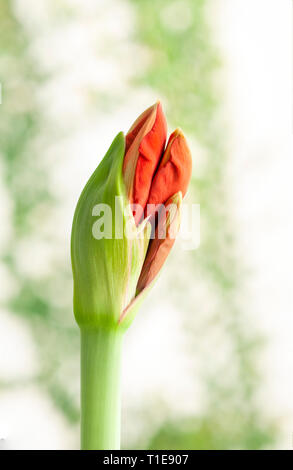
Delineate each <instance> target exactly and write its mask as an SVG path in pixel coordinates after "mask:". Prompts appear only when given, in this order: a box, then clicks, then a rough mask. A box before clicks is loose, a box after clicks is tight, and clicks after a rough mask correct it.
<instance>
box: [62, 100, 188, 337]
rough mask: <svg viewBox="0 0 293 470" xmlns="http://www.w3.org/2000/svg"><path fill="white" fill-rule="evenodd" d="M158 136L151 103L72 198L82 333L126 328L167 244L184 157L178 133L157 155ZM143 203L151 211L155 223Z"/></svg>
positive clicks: (157, 115)
mask: <svg viewBox="0 0 293 470" xmlns="http://www.w3.org/2000/svg"><path fill="white" fill-rule="evenodd" d="M166 133H167V125H166V119H165V116H164V114H163V110H162V106H161V104H160V103H156V104H155V105H153V106H151V107H150V108H148V109H147V110H146V111H144V113H142V115H141V116H140V117H139V118H138V119H137V120H136V121H135V123H134V124H133V126H132V127H131V128H130V130H129V132H128V133H127V135H126V138H124V135H123V134H122V133H119V134H118V135H117V136H116V137H115V139H114V141H113V143H112V145H111V146H110V148H109V150H108V152H107V153H106V155H105V157H104V159H103V160H102V162H101V163H100V165H99V166H98V167H97V169H96V170H95V172H94V173H93V175H92V176H91V178H90V179H89V181H88V183H87V184H86V186H85V188H84V190H83V192H82V194H81V196H80V198H79V201H78V204H77V207H76V210H75V214H74V220H73V226H72V236H71V258H72V269H73V280H74V314H75V318H76V321H77V323H78V324H79V326H80V327H82V328H100V327H104V328H120V329H125V328H127V327H128V326H129V325H130V323H131V321H132V319H133V317H134V315H135V313H136V311H137V308H138V306H139V305H140V303H141V301H142V299H143V298H144V295H145V294H146V292H148V290H149V288H150V287H151V286H152V285H153V282H154V280H155V279H156V278H157V275H158V273H159V272H160V270H161V267H162V266H163V264H164V262H165V260H166V258H167V256H168V254H169V252H170V249H171V247H172V246H173V244H174V241H175V237H176V234H177V232H178V229H179V223H180V206H181V202H182V194H183V196H184V194H185V192H186V190H187V186H188V182H189V179H190V175H191V155H190V152H189V149H188V146H187V144H186V140H185V138H184V136H183V134H182V132H181V131H180V130H176V131H174V132H173V134H172V135H171V136H170V139H169V142H168V145H167V148H166V150H165V152H164V147H165V143H166ZM148 204H151V205H152V204H153V205H155V206H156V207H158V208H159V211H158V215H157V217H155V215H154V213H153V212H151V213H150V214H148ZM134 206H136V207H135V208H134ZM97 216H98V217H99V218H98V219H96V217H97Z"/></svg>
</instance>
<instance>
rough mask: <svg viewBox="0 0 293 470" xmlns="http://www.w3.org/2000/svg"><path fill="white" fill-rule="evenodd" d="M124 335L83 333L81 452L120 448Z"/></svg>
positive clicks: (98, 331) (100, 332) (115, 332)
mask: <svg viewBox="0 0 293 470" xmlns="http://www.w3.org/2000/svg"><path fill="white" fill-rule="evenodd" d="M121 346H122V334H121V333H120V332H118V331H117V330H107V329H103V328H100V329H99V330H86V329H81V449H92V450H101V449H102V450H107V449H119V447H120V413H121V410H120V408H121V405H120V364H121Z"/></svg>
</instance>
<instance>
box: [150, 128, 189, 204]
mask: <svg viewBox="0 0 293 470" xmlns="http://www.w3.org/2000/svg"><path fill="white" fill-rule="evenodd" d="M191 171H192V159H191V154H190V150H189V148H188V145H187V142H186V139H185V137H184V135H183V133H182V132H181V130H180V129H176V130H175V131H174V132H173V133H172V134H171V136H170V138H169V141H168V145H167V147H166V150H165V153H164V155H163V158H162V160H161V162H160V165H159V168H158V170H157V172H156V174H155V176H154V179H153V182H152V185H151V189H150V193H149V197H148V201H147V203H148V204H164V203H165V202H166V200H167V199H168V198H170V197H171V196H172V194H175V193H177V192H178V191H181V192H182V195H183V196H185V193H186V191H187V187H188V184H189V181H190V177H191Z"/></svg>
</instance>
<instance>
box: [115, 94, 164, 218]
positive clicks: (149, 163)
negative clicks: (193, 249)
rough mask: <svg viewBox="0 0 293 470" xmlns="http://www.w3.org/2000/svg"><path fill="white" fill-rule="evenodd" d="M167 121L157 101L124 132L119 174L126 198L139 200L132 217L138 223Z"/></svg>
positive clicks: (133, 200)
mask: <svg viewBox="0 0 293 470" xmlns="http://www.w3.org/2000/svg"><path fill="white" fill-rule="evenodd" d="M166 135H167V123H166V119H165V116H164V113H163V110H162V105H161V103H156V104H155V105H154V106H152V107H151V108H149V109H148V110H147V111H145V112H144V113H143V114H142V115H141V116H140V117H139V118H138V120H137V121H136V122H135V123H134V125H133V126H132V127H131V129H130V131H129V133H128V134H127V136H126V146H127V152H126V154H125V158H124V164H123V174H124V179H125V184H126V187H127V191H128V197H129V201H130V203H132V204H139V205H140V206H141V208H139V209H138V210H137V211H136V214H135V221H136V223H137V224H138V223H139V221H140V219H141V216H142V214H143V210H144V207H145V205H146V203H147V199H148V196H149V191H150V187H151V182H152V178H153V175H154V172H155V170H156V168H157V165H158V162H159V160H160V158H161V155H162V152H163V150H164V147H165V143H166Z"/></svg>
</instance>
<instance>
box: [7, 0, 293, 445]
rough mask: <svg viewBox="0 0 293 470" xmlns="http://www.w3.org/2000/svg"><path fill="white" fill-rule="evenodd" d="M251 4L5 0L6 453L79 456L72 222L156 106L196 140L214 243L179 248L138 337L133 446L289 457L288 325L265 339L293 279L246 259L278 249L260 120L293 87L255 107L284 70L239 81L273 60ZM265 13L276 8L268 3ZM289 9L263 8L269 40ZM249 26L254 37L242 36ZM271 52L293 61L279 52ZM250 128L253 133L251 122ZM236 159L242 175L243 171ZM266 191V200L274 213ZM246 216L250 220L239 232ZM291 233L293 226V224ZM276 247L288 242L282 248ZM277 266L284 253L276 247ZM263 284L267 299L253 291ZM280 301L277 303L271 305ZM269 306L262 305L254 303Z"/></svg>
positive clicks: (126, 435) (208, 238) (130, 423)
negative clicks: (99, 168)
mask: <svg viewBox="0 0 293 470" xmlns="http://www.w3.org/2000/svg"><path fill="white" fill-rule="evenodd" d="M252 3H255V2H245V1H242V0H240V1H239V0H237V1H235V2H233V1H232V2H231V1H229V0H221V1H219V2H218V1H216V2H215V1H213V0H175V1H174V0H172V1H167V0H156V1H148V0H138V1H131V0H128V1H127V0H107V1H106V0H98V1H90V0H86V1H82V0H79V1H78V0H74V1H69V0H59V1H54V0H51V1H50V0H45V1H42V2H33V1H32V0H27V1H24V0H18V1H6V0H2V1H1V3H0V38H1V52H0V73H1V76H0V80H1V85H2V103H1V105H0V108H1V109H0V112H1V120H0V135H1V137H0V139H1V141H0V155H1V165H0V175H1V178H0V183H1V184H0V201H1V202H0V205H1V237H0V249H1V269H0V282H1V284H0V292H1V296H0V300H1V334H0V342H1V357H2V362H0V387H1V389H0V438H3V440H2V441H1V444H0V445H2V446H4V448H78V445H79V444H78V441H79V429H78V423H79V332H78V329H77V327H76V325H75V323H74V320H73V314H72V278H71V268H70V257H69V240H70V229H71V221H72V216H73V212H74V208H75V204H76V202H77V198H78V196H79V193H80V191H81V189H82V188H83V186H84V184H85V182H86V180H87V178H88V176H89V175H90V174H91V172H92V171H93V170H94V168H95V167H96V165H97V164H98V162H99V161H100V159H101V158H102V156H103V154H104V153H105V152H106V150H107V148H108V146H109V144H110V143H111V141H112V138H113V136H114V135H115V134H116V133H117V132H118V131H120V130H123V131H127V129H128V127H129V126H130V124H131V123H132V122H133V121H134V119H135V118H136V116H137V115H138V114H139V113H140V112H142V111H143V109H144V108H145V107H147V106H149V105H150V104H151V103H152V102H154V101H155V100H156V99H157V98H160V99H161V100H162V103H163V106H164V110H165V112H166V115H167V120H168V123H169V125H170V128H169V131H170V130H171V129H172V128H174V127H175V126H180V127H181V128H182V129H183V130H184V132H185V133H186V134H187V136H188V139H189V141H190V146H191V148H192V152H193V157H194V173H193V179H192V185H191V189H190V192H189V196H188V198H189V200H190V201H192V202H195V203H199V204H200V207H201V244H200V247H199V249H197V250H195V251H184V250H182V249H180V246H177V245H176V248H175V249H174V251H173V252H172V255H171V257H170V260H168V269H166V270H164V272H163V274H162V276H161V279H160V281H159V283H158V285H157V287H156V288H155V289H154V291H153V293H152V295H151V296H149V299H148V301H147V302H146V304H145V305H144V308H143V309H142V310H141V311H140V313H139V316H138V318H137V320H136V321H135V323H134V325H133V326H132V327H131V329H130V330H129V333H127V337H126V340H125V357H124V368H123V371H124V372H123V422H122V426H123V427H122V438H123V448H147V449H234V448H236V449H262V448H278V447H280V448H286V447H287V446H289V445H290V436H289V432H292V429H291V431H289V432H288V435H287V434H286V432H287V431H286V430H287V423H288V413H289V409H288V406H289V405H288V403H289V400H288V401H286V399H285V396H284V395H282V392H280V393H278V391H276V389H275V388H274V386H275V385H274V384H276V383H278V384H279V387H281V388H283V387H284V386H285V385H286V382H285V373H284V374H283V375H282V374H281V375H280V376H278V375H275V373H276V371H280V368H282V367H284V368H285V369H286V370H288V366H287V365H285V364H283V356H282V354H285V353H284V350H282V346H278V345H281V343H282V344H283V345H284V344H287V343H286V341H287V336H282V335H285V332H284V328H283V329H282V331H280V332H277V333H276V336H274V331H275V327H276V323H274V321H273V320H272V321H271V322H270V324H269V327H268V325H267V323H266V320H265V321H264V322H263V321H262V319H263V318H264V319H265V318H267V317H266V315H267V316H268V318H275V317H276V316H278V315H279V318H280V324H281V323H282V324H283V325H284V322H285V323H286V319H287V318H288V316H287V314H288V305H287V303H286V305H285V302H286V299H285V300H284V295H285V296H286V295H287V293H288V291H287V290H285V289H286V285H287V284H286V273H287V271H286V270H285V269H283V270H281V271H280V269H279V270H278V269H277V272H276V277H275V278H270V279H269V280H268V281H266V282H268V283H269V284H264V285H262V284H261V279H263V278H262V273H263V272H264V273H266V272H267V271H268V270H267V264H266V262H265V261H263V260H262V259H259V258H257V254H256V255H254V252H253V251H250V248H249V247H251V246H253V247H254V250H255V251H256V252H257V251H258V248H257V247H258V246H259V247H260V249H261V247H263V244H262V243H263V241H262V240H263V238H264V237H263V235H264V234H266V236H269V235H268V233H269V232H270V231H271V230H273V228H272V227H273V226H274V225H275V222H274V220H272V218H271V217H270V213H269V212H268V214H267V218H266V219H265V220H264V222H263V225H262V226H260V227H259V226H258V225H256V224H257V222H256V221H257V220H258V214H264V213H265V211H266V210H267V209H266V208H267V201H266V195H267V194H270V192H271V187H273V183H272V182H271V180H270V179H269V178H270V176H268V175H270V174H271V173H274V174H275V175H276V172H275V166H274V163H273V162H274V160H273V157H274V155H272V159H271V160H270V159H268V160H267V161H266V163H265V164H263V158H264V156H265V157H267V155H268V158H269V155H270V154H268V153H267V151H268V149H271V150H272V152H273V151H274V148H275V147H274V143H275V141H274V140H273V139H274V136H273V135H272V136H271V137H270V138H269V139H270V140H266V139H268V137H267V136H268V135H269V133H270V129H271V127H272V128H273V125H272V126H271V124H272V123H271V122H269V124H267V127H262V125H260V123H263V122H267V121H263V119H268V118H267V117H266V116H267V115H268V114H269V113H268V109H267V108H266V106H264V104H263V101H264V102H265V98H266V97H271V96H273V93H274V86H275V85H276V84H278V86H279V87H280V88H282V77H283V75H281V74H280V77H279V76H277V75H276V76H275V77H274V80H275V81H274V82H272V84H271V89H265V93H266V95H264V96H263V101H260V100H259V101H258V99H256V100H255V97H256V96H259V94H257V93H258V92H260V94H261V93H262V92H261V91H260V90H261V89H262V83H261V80H263V79H264V77H265V76H267V72H268V71H269V70H270V68H269V67H270V66H271V65H270V62H269V60H268V61H267V62H264V61H263V62H262V59H260V63H261V70H260V69H259V70H258V72H259V74H260V75H259V76H260V79H259V80H258V81H256V82H255V81H253V80H252V81H251V82H249V83H248V84H247V87H248V88H249V87H250V89H248V88H245V87H242V85H243V82H241V80H240V81H237V80H238V78H239V77H240V76H242V74H244V77H247V76H248V77H250V72H251V73H252V68H253V67H254V66H256V67H257V63H258V61H257V56H255V55H253V54H254V49H255V47H256V49H257V48H259V51H258V53H259V57H260V58H262V57H266V54H267V52H266V50H265V49H264V47H265V45H264V43H262V42H259V43H256V44H255V43H254V42H253V41H255V40H256V39H257V38H258V34H260V31H261V29H260V28H261V26H260V20H261V12H262V10H261V8H259V9H256V11H255V12H256V15H258V16H257V17H256V20H251V16H250V14H251V13H252V11H253V8H254V7H253V6H252ZM257 3H259V4H262V5H260V6H261V7H263V6H264V2H263V1H262V0H261V1H260V2H257ZM277 3H280V2H274V1H273V0H270V1H268V2H266V7H267V8H268V12H269V14H270V15H271V16H268V19H267V23H266V24H265V25H264V26H263V27H264V28H265V27H267V28H268V29H269V26H270V21H273V19H274V17H275V11H276V10H275V7H276V5H277ZM285 3H286V2H283V4H285ZM248 4H250V5H249V6H248ZM245 5H246V6H245ZM237 8H238V9H237ZM246 8H248V10H246ZM279 11H280V17H278V18H277V20H276V21H280V25H279V30H280V31H285V26H286V25H285V23H283V24H282V21H283V19H285V18H286V17H287V11H285V10H282V9H281V10H279ZM282 14H283V15H284V16H282ZM235 20H237V21H238V22H239V23H238V27H239V30H237V25H236V26H235V24H234V23H233V22H235ZM250 21H252V24H250V23H249V22H250ZM247 27H249V28H250V31H252V32H251V35H252V39H249V38H247V37H246V35H245V31H246V30H247ZM229 28H230V29H229ZM241 28H242V29H241ZM258 28H259V29H258ZM226 30H227V31H228V33H227V31H226ZM239 31H240V32H239ZM241 31H242V34H243V38H244V39H243V38H242V36H241ZM253 34H254V36H253ZM261 34H263V32H262V33H261ZM264 34H265V33H264ZM241 38H242V39H243V42H241ZM282 39H283V36H280V40H279V43H278V44H279V46H281V45H282V43H281V41H282ZM261 48H263V49H261ZM233 54H234V55H233ZM241 54H242V55H243V61H242V62H241V59H239V56H241ZM273 54H275V55H276V56H278V55H279V52H278V50H275V51H273ZM253 59H254V60H255V62H254V61H253ZM250 60H251V62H250ZM280 60H281V59H280ZM282 65H284V64H283V62H282V63H280V64H279V67H282ZM233 67H234V68H233ZM241 67H243V68H241ZM235 70H236V72H237V74H238V75H235ZM233 71H234V72H233ZM233 73H234V75H233ZM245 73H246V75H245ZM261 73H262V75H261ZM256 74H257V69H256ZM237 77H238V78H237ZM233 80H234V85H235V83H236V84H237V86H236V87H235V86H234V85H233ZM277 80H279V81H277ZM231 81H232V84H231ZM237 87H238V88H237ZM239 97H241V98H243V99H242V101H241V99H240V98H239ZM269 99H271V98H269ZM280 99H281V100H282V96H281V98H280ZM249 100H251V102H250V101H249ZM253 100H255V101H254V102H253V103H252V101H253ZM247 101H248V103H250V104H251V109H246V108H245V106H246V104H245V102H247ZM229 103H230V104H229ZM231 103H232V105H231ZM235 103H236V104H235ZM241 103H243V106H244V108H245V109H244V108H242V107H241V106H242V104H241ZM270 105H271V107H270V110H271V114H272V115H277V113H276V112H275V108H272V106H277V104H276V103H275V102H273V103H272V102H270ZM235 109H236V111H237V112H238V114H237V112H236V111H235ZM246 113H247V115H246ZM250 115H251V119H252V124H250ZM239 116H240V118H241V117H242V119H243V122H242V121H241V119H240V121H237V117H239ZM253 116H258V119H259V120H253V119H254V118H253ZM279 116H280V115H279ZM284 119H285V118H284ZM234 120H235V121H234ZM237 124H238V126H237ZM273 124H275V123H273ZM249 125H251V128H250V127H249ZM245 126H246V127H245ZM270 126H271V127H270ZM277 126H278V124H277ZM278 129H279V130H278ZM253 130H254V131H253ZM246 132H248V133H247V134H246ZM278 132H281V130H280V127H276V128H275V134H274V135H275V137H276V139H277V140H278V142H280V135H279V134H278ZM247 136H250V137H251V139H250V140H249V145H248V140H247ZM258 136H259V139H258ZM245 139H246V140H245ZM235 142H236V143H235ZM282 142H283V144H284V145H283V147H282V148H281V149H280V148H279V149H278V152H279V154H281V156H282V155H286V154H287V150H288V149H289V145H288V140H287V141H285V143H284V140H283V141H282ZM286 142H287V144H286ZM242 150H243V154H242V153H241V151H242ZM238 155H239V158H240V164H235V163H233V159H237V156H238ZM241 158H242V160H241ZM231 161H232V163H231ZM237 161H238V160H237ZM257 165H258V166H257ZM262 165H263V166H262ZM256 167H257V169H256V170H255V168H256ZM267 168H269V169H270V172H271V173H270V172H268V173H266V171H268V170H267ZM278 168H279V167H278ZM243 175H244V176H243ZM245 175H250V176H249V178H250V179H249V178H248V179H247V176H245ZM251 175H252V176H251ZM264 175H265V176H264ZM275 177H276V178H278V177H280V178H281V177H282V175H281V174H279V173H277V176H275ZM245 178H246V179H245ZM263 178H266V179H267V184H268V186H266V187H265V189H264V191H263V199H261V198H259V195H258V190H259V188H260V191H261V190H262V185H261V182H262V181H263ZM277 183H278V180H277ZM239 184H240V186H239ZM237 185H238V186H237ZM241 185H243V187H242V186H241ZM271 185H272V186H271ZM274 185H275V183H274ZM235 187H236V190H235ZM239 187H240V190H241V191H240V193H241V194H240V196H239V194H238V192H237V191H238V189H239ZM266 191H267V192H266ZM252 194H255V198H256V199H254V200H253V199H252ZM243 195H244V196H243ZM247 195H248V196H249V198H247ZM239 201H240V202H239ZM241 201H242V206H241ZM243 201H245V203H247V207H246V206H245V204H243ZM247 201H248V202H247ZM238 203H239V204H240V205H239V206H238V205H237V204H238ZM241 207H242V209H241ZM243 207H244V209H243ZM257 208H258V212H257V214H256V215H255V210H256V209H257ZM238 209H239V211H240V212H241V210H242V213H244V215H243V218H242V219H241V220H240V221H239V220H238V219H239V217H238ZM243 211H244V212H243ZM245 211H246V212H245ZM247 214H248V215H249V216H251V217H250V218H248V217H247ZM253 217H255V218H253ZM282 223H283V225H282V227H283V226H284V230H285V229H286V226H285V225H284V224H286V221H285V219H282V220H281V224H282ZM241 224H242V225H241ZM243 226H245V227H246V231H247V232H248V233H249V232H250V230H252V233H254V232H253V228H255V230H256V231H257V232H258V233H260V234H261V235H262V237H260V239H256V238H254V239H253V241H252V242H250V245H249V243H248V242H247V243H248V245H249V246H248V247H247V246H246V244H245V243H246V241H247V239H246V238H245V233H246V232H245V230H244V235H243V233H242V229H243ZM275 237H276V242H278V241H280V238H281V234H278V233H277V234H276V235H275ZM278 237H279V238H278ZM243 239H244V242H243ZM283 240H284V239H283ZM284 243H285V242H284ZM274 246H275V245H274ZM246 250H247V252H248V254H247V255H246ZM251 253H252V254H251ZM267 253H268V254H269V253H270V256H271V252H270V249H269V248H268V251H267ZM265 255H266V253H264V258H265V259H267V257H266V256H265ZM272 258H273V259H272V263H274V259H275V258H274V255H272ZM276 259H277V258H276ZM251 266H252V267H251ZM255 266H256V268H255ZM259 266H260V268H261V269H263V271H260V274H259V277H258V276H256V280H255V278H254V277H253V276H254V274H255V273H254V272H253V270H254V269H256V271H257V268H258V267H259ZM274 266H276V264H274ZM250 278H251V279H252V281H250ZM250 282H251V284H250ZM254 283H256V284H254ZM251 285H252V286H254V285H256V286H257V287H256V289H255V291H254V290H253V288H251ZM268 285H269V286H270V288H268ZM273 286H274V288H273ZM279 287H280V289H279ZM270 289H272V290H274V289H276V290H277V291H278V292H279V297H277V298H276V299H273V301H267V302H266V303H265V304H262V303H261V299H263V297H262V296H263V294H264V293H266V292H268V291H269V290H270ZM278 289H279V290H278ZM282 289H283V290H282ZM275 292H276V291H275ZM254 295H255V297H256V298H257V299H260V300H258V301H257V302H255V303H253V302H252V304H251V303H250V297H252V298H253V297H254ZM280 298H282V299H283V300H282V301H283V303H282V302H281V301H280ZM268 299H269V297H268ZM248 300H249V302H248ZM258 302H259V303H258ZM278 302H279V303H278ZM276 306H280V309H279V307H278V311H277V312H276V311H274V309H275V307H276ZM282 315H284V316H283V317H282ZM270 341H273V342H274V341H275V343H276V344H277V346H276V347H275V349H274V348H273V349H270ZM274 361H275V362H276V363H275V362H274ZM280 364H283V365H282V366H280ZM272 384H273V385H272Z"/></svg>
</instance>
